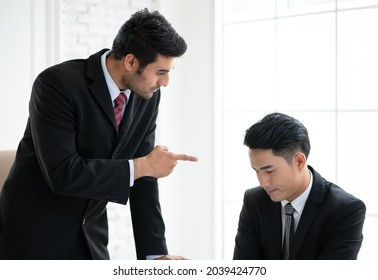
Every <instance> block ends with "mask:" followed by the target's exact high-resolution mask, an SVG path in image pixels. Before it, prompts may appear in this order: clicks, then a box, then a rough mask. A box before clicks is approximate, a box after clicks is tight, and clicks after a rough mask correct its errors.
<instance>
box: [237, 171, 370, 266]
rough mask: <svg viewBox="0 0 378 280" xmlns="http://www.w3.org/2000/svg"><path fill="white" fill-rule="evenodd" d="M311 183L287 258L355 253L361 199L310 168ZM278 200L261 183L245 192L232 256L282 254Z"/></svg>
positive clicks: (278, 256) (337, 257)
mask: <svg viewBox="0 0 378 280" xmlns="http://www.w3.org/2000/svg"><path fill="white" fill-rule="evenodd" d="M309 168H310V170H311V172H312V174H313V185H312V189H311V192H310V194H309V196H308V199H307V202H306V204H305V207H304V209H303V212H302V216H301V218H300V221H299V224H298V226H297V229H296V231H295V234H294V237H293V242H292V243H291V244H290V259H298V260H315V259H329V260H330V259H334V260H348V259H356V258H357V254H358V252H359V250H360V247H361V244H362V227H363V223H364V220H365V212H366V207H365V204H364V203H363V202H362V201H361V200H359V199H357V198H355V197H354V196H352V195H351V194H349V193H347V192H345V191H344V190H342V189H341V188H340V187H338V186H336V185H335V184H332V183H330V182H328V181H326V180H325V179H324V178H322V177H321V176H320V174H319V173H317V172H316V171H315V170H314V169H313V168H311V167H309ZM281 248H282V218H281V202H273V201H272V200H271V199H270V197H269V196H268V195H267V193H266V192H265V191H264V189H263V188H262V187H257V188H253V189H249V190H247V191H246V193H245V196H244V205H243V207H242V210H241V213H240V218H239V227H238V233H237V235H236V244H235V250H234V259H261V260H269V259H271V260H277V259H281V258H282V255H281Z"/></svg>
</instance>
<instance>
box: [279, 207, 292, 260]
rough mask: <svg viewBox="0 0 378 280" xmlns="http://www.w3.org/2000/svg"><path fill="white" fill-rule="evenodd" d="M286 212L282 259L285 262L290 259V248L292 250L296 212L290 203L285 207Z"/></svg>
mask: <svg viewBox="0 0 378 280" xmlns="http://www.w3.org/2000/svg"><path fill="white" fill-rule="evenodd" d="M284 210H285V231H284V243H283V252H282V258H283V259H284V260H288V259H289V253H290V252H289V248H290V238H291V237H292V235H293V234H294V216H293V214H294V211H295V209H294V208H293V206H292V205H291V203H288V204H286V205H285V207H284Z"/></svg>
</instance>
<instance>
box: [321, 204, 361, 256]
mask: <svg viewBox="0 0 378 280" xmlns="http://www.w3.org/2000/svg"><path fill="white" fill-rule="evenodd" d="M365 213H366V206H365V204H364V203H363V202H362V201H361V200H358V199H355V198H353V199H350V200H348V202H347V203H345V204H343V205H342V206H341V207H339V208H338V209H337V211H335V213H334V214H335V215H334V216H333V217H332V219H331V220H330V224H331V225H332V226H331V227H330V229H329V230H328V231H329V232H328V239H327V241H326V243H325V245H324V247H323V249H322V250H321V252H320V255H319V257H318V259H324V260H332V259H333V260H354V259H357V255H358V252H359V250H360V248H361V244H362V240H363V236H362V228H363V224H364V220H365Z"/></svg>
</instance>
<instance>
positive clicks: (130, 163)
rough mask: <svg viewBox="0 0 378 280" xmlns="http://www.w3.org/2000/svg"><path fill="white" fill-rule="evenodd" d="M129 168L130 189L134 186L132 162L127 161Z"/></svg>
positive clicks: (130, 160)
mask: <svg viewBox="0 0 378 280" xmlns="http://www.w3.org/2000/svg"><path fill="white" fill-rule="evenodd" d="M129 166H130V187H132V186H134V161H133V160H132V159H129Z"/></svg>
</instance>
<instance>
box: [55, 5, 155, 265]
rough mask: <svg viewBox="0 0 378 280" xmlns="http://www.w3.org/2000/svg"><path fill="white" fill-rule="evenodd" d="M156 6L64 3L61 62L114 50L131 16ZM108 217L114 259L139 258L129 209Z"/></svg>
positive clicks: (112, 208) (111, 209)
mask: <svg viewBox="0 0 378 280" xmlns="http://www.w3.org/2000/svg"><path fill="white" fill-rule="evenodd" d="M154 6H155V1H154V0H60V8H61V15H60V22H61V44H60V49H61V55H60V57H61V61H63V60H67V59H74V58H86V57H88V56H89V55H91V54H92V53H95V52H97V51H99V50H100V49H103V48H111V46H112V43H113V39H114V37H115V36H116V34H117V32H118V29H119V28H120V27H121V25H122V24H123V23H124V22H125V21H126V20H127V19H128V18H129V17H130V16H131V14H133V13H134V12H135V11H137V10H140V9H142V8H148V9H150V10H154ZM108 217H109V251H110V256H111V258H112V259H135V258H136V255H135V248H134V238H133V232H132V227H131V218H130V211H129V207H128V206H123V205H118V204H113V203H109V204H108Z"/></svg>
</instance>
